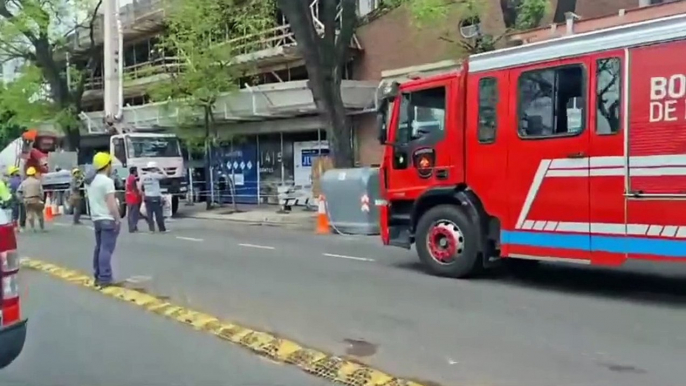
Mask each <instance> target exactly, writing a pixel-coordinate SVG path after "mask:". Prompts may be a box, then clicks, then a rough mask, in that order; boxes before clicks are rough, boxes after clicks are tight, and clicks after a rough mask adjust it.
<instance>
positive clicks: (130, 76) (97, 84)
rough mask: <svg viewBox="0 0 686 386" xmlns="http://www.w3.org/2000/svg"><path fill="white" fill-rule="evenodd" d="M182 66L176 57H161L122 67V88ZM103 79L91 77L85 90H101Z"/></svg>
mask: <svg viewBox="0 0 686 386" xmlns="http://www.w3.org/2000/svg"><path fill="white" fill-rule="evenodd" d="M181 65H182V64H181V62H180V61H179V59H178V58H176V57H162V58H157V59H153V60H151V61H149V62H144V63H138V64H134V65H131V66H127V67H124V87H126V85H127V83H130V82H132V81H135V80H138V79H145V78H149V77H152V76H155V75H162V74H165V73H167V72H169V71H177V68H178V67H180V66H181ZM102 88H103V78H102V77H91V78H90V79H88V80H87V81H86V84H85V89H86V90H102Z"/></svg>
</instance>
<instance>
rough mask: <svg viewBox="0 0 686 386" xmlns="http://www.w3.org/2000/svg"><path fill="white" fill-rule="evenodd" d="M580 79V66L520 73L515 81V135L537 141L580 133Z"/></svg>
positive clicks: (582, 109) (582, 102) (582, 113)
mask: <svg viewBox="0 0 686 386" xmlns="http://www.w3.org/2000/svg"><path fill="white" fill-rule="evenodd" d="M584 79H585V77H584V69H583V67H582V66H566V67H560V68H548V69H544V70H536V71H529V72H525V73H523V74H522V75H521V76H520V77H519V135H520V136H521V137H523V138H526V137H534V138H540V137H555V136H566V135H573V134H578V133H580V132H581V131H583V129H584V118H585V117H586V114H585V109H586V103H585V98H584V91H585V87H584Z"/></svg>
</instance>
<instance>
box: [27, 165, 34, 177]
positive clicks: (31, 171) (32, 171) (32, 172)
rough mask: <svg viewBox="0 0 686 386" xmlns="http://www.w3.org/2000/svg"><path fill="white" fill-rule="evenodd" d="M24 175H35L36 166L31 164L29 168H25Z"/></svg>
mask: <svg viewBox="0 0 686 386" xmlns="http://www.w3.org/2000/svg"><path fill="white" fill-rule="evenodd" d="M26 175H27V176H35V175H36V168H34V167H33V166H31V167H30V168H28V169H26Z"/></svg>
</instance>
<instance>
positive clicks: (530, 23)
mask: <svg viewBox="0 0 686 386" xmlns="http://www.w3.org/2000/svg"><path fill="white" fill-rule="evenodd" d="M516 9H517V19H516V22H515V28H516V29H518V30H526V29H531V28H536V27H539V26H540V24H541V20H543V18H544V17H545V15H546V14H547V13H548V12H550V1H549V0H520V1H518V4H517V5H516Z"/></svg>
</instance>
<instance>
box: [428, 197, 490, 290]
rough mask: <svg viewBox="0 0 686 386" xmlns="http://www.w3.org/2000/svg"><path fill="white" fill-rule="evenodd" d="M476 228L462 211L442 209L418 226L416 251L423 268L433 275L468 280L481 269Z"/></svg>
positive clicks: (446, 207)
mask: <svg viewBox="0 0 686 386" xmlns="http://www.w3.org/2000/svg"><path fill="white" fill-rule="evenodd" d="M474 230H475V226H474V225H473V224H472V221H471V220H470V218H469V216H467V215H466V214H465V213H464V212H463V211H462V210H461V209H460V208H458V207H457V206H454V205H439V206H436V207H433V208H431V209H429V210H428V211H427V212H426V213H424V214H423V215H422V216H421V217H420V218H419V221H418V222H417V227H416V232H415V247H416V248H417V254H418V255H419V259H420V260H421V261H422V263H423V264H424V266H425V267H426V268H427V269H428V270H429V271H430V272H431V273H433V274H435V275H439V276H450V277H455V278H462V277H467V276H469V275H471V274H473V273H475V272H476V270H477V269H478V267H479V266H480V264H479V261H478V257H479V253H478V240H477V234H476V232H475V231H474Z"/></svg>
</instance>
